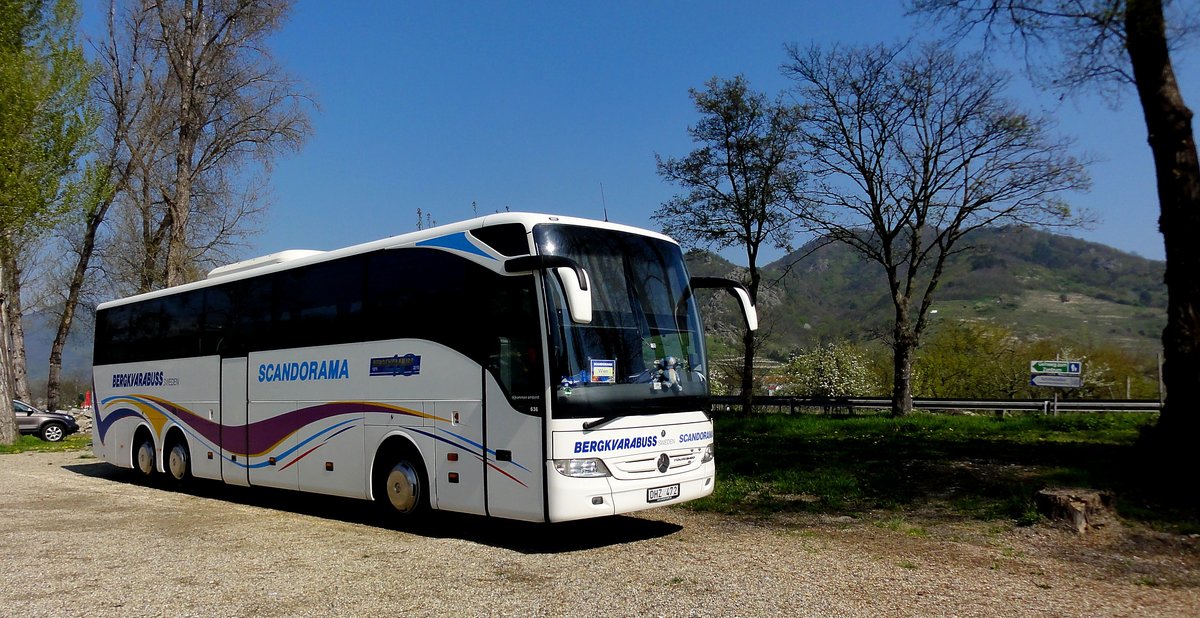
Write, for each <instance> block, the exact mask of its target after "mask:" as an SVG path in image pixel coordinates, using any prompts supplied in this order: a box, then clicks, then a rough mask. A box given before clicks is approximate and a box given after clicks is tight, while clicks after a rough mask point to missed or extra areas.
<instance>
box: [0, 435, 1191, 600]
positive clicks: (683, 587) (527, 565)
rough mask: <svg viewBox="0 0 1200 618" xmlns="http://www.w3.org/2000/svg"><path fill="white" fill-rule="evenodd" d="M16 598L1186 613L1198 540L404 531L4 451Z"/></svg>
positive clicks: (697, 521)
mask: <svg viewBox="0 0 1200 618" xmlns="http://www.w3.org/2000/svg"><path fill="white" fill-rule="evenodd" d="M0 518H2V520H3V521H4V522H5V523H6V524H7V525H6V529H5V531H4V534H3V543H2V544H0V576H3V579H4V581H5V582H7V584H8V585H6V586H4V587H3V589H2V590H0V608H3V611H0V614H3V615H10V616H23V617H32V616H131V615H136V616H217V615H222V616H259V615H265V616H300V615H303V616H313V615H333V616H360V615H374V616H386V615H398V614H401V613H403V614H407V615H427V616H444V615H455V616H462V615H467V616H530V615H532V616H568V615H570V616H577V615H599V616H630V615H637V616H779V615H790V616H830V615H835V616H881V615H886V616H996V615H1004V616H1197V615H1200V540H1198V539H1196V538H1194V537H1186V536H1178V535H1167V534H1161V533H1155V532H1152V531H1147V530H1142V529H1134V528H1129V527H1126V526H1122V525H1120V524H1116V525H1110V526H1107V527H1105V528H1104V529H1101V530H1099V531H1097V532H1093V533H1089V534H1088V535H1085V536H1083V537H1079V536H1076V535H1075V534H1074V533H1071V532H1068V531H1066V530H1062V529H1058V528H1055V527H1053V526H1049V525H1041V526H1033V527H1029V528H1014V527H1012V526H1010V525H1006V524H987V523H979V522H969V521H938V520H935V519H931V518H928V517H924V516H921V515H920V514H913V515H911V516H905V517H898V516H896V515H894V514H888V515H880V516H878V517H873V516H871V515H867V516H865V517H863V518H861V519H851V518H845V517H842V518H824V517H819V516H803V517H789V518H773V519H771V520H769V521H762V520H742V519H735V518H729V517H725V516H719V515H710V514H703V513H693V512H690V511H687V510H684V509H677V508H667V509H657V510H653V511H648V512H645V513H642V514H639V515H637V516H629V517H615V518H608V519H603V520H593V521H585V522H576V523H570V524H559V525H554V526H545V525H527V524H519V523H512V522H504V521H496V520H486V519H482V518H476V517H465V516H455V515H448V516H444V517H439V518H438V519H437V520H436V521H435V522H434V523H431V524H428V525H424V526H421V527H417V528H414V529H401V528H399V527H398V526H395V525H393V524H391V523H390V522H387V521H384V520H382V519H380V518H379V517H378V516H377V515H375V514H374V511H373V510H372V509H371V508H370V505H369V504H367V503H363V502H360V501H354V500H342V499H335V498H328V497H324V496H313V495H307V494H298V493H289V492H282V491H274V490H261V489H244V488H235V487H225V486H223V485H220V484H216V483H209V482H200V483H194V484H193V485H192V486H190V487H189V488H186V489H185V490H182V491H177V490H174V489H170V488H168V487H167V486H165V485H160V484H157V483H152V484H150V485H143V484H139V483H138V482H137V481H136V479H135V478H134V477H133V475H132V474H130V473H128V472H127V471H123V470H119V469H117V468H114V467H112V466H110V465H108V464H105V463H101V462H99V461H97V460H96V459H93V458H91V457H90V455H87V454H82V453H48V454H20V455H2V456H0Z"/></svg>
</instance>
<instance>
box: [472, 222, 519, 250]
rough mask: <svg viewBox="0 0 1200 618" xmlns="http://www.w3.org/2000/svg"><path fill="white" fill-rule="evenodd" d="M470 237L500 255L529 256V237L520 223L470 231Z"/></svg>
mask: <svg viewBox="0 0 1200 618" xmlns="http://www.w3.org/2000/svg"><path fill="white" fill-rule="evenodd" d="M471 235H472V236H474V237H475V238H478V239H479V240H482V241H483V243H484V244H486V245H487V246H489V247H491V248H493V249H495V250H496V251H498V252H500V254H501V255H507V256H514V255H529V236H528V235H527V234H526V232H525V226H524V225H521V224H520V223H505V224H504V225H493V226H490V227H481V228H479V229H477V230H471Z"/></svg>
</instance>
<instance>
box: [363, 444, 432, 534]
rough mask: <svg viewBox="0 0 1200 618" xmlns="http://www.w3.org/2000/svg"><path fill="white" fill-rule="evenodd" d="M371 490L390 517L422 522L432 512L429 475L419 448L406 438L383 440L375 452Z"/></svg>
mask: <svg viewBox="0 0 1200 618" xmlns="http://www.w3.org/2000/svg"><path fill="white" fill-rule="evenodd" d="M371 490H372V495H373V497H374V499H375V503H376V504H378V505H379V506H380V507H382V508H383V510H384V511H386V512H388V513H391V514H398V515H401V516H403V517H406V518H419V517H420V516H422V515H424V514H425V513H427V512H428V511H429V509H430V486H429V475H428V474H427V473H426V471H425V462H424V459H422V457H421V451H420V449H418V448H417V446H416V444H414V443H413V442H412V441H411V440H409V439H408V438H407V437H403V436H391V437H389V438H388V439H386V440H384V442H383V444H381V445H380V446H379V449H378V450H377V451H376V452H375V463H374V465H373V466H372V474H371Z"/></svg>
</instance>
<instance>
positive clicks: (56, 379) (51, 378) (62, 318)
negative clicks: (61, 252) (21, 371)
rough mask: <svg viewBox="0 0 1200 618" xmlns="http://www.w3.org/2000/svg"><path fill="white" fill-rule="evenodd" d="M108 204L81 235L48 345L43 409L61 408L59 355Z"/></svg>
mask: <svg viewBox="0 0 1200 618" xmlns="http://www.w3.org/2000/svg"><path fill="white" fill-rule="evenodd" d="M111 205H112V202H111V201H105V202H104V203H103V204H100V205H99V206H97V208H96V209H95V210H94V211H92V212H91V213H90V214H89V215H88V219H87V229H85V230H84V233H83V244H82V246H80V247H79V253H78V259H77V260H76V262H75V269H74V270H73V271H72V272H71V282H70V283H69V284H68V286H67V299H66V302H65V303H64V304H63V310H62V314H61V315H59V318H58V330H57V332H55V334H54V342H53V343H51V344H50V374H49V375H48V376H47V378H46V407H48V408H50V409H51V410H57V409H58V408H59V407H60V404H59V401H58V396H59V389H60V388H61V383H62V353H63V348H64V347H65V346H66V345H67V337H68V336H69V335H70V334H71V324H72V323H73V322H74V320H75V309H76V308H77V307H78V306H79V294H80V291H82V290H83V281H84V278H85V277H86V276H87V269H88V265H89V264H91V262H92V254H94V253H95V251H96V233H97V232H98V231H99V229H100V224H101V223H103V222H104V217H105V216H106V215H107V213H108V208H109V206H111Z"/></svg>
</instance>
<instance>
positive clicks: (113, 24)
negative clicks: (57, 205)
mask: <svg viewBox="0 0 1200 618" xmlns="http://www.w3.org/2000/svg"><path fill="white" fill-rule="evenodd" d="M290 6H291V2H290V1H285V2H268V3H250V2H235V1H217V2H205V1H195V0H161V1H151V0H124V1H118V0H111V1H110V3H109V6H108V16H107V17H108V20H107V28H106V31H105V33H104V35H103V36H102V37H101V38H99V39H97V40H95V41H93V47H94V48H95V50H96V55H97V58H98V62H99V63H100V65H101V67H102V69H103V70H102V71H100V73H99V75H98V77H97V78H96V80H95V81H94V84H93V93H94V94H93V96H94V99H95V100H96V101H98V103H99V105H100V106H101V109H102V111H103V114H104V120H103V123H102V130H101V149H100V150H101V152H100V156H99V157H97V158H96V160H95V161H93V162H92V165H91V167H90V168H89V174H90V176H89V181H90V182H89V186H90V187H91V189H92V191H91V192H90V193H89V194H88V198H89V199H88V200H87V201H86V204H85V207H84V208H83V209H82V210H81V216H79V217H76V218H75V219H73V220H72V221H70V222H68V224H67V225H68V227H69V228H70V229H72V230H77V231H78V233H76V234H73V235H70V236H68V237H67V238H68V239H69V242H67V243H66V248H67V251H68V252H69V254H71V255H74V256H75V260H74V266H73V268H72V269H71V272H70V273H69V275H68V277H67V281H68V283H67V285H66V286H65V287H66V290H67V294H66V297H65V298H64V299H63V302H62V304H61V307H62V312H61V313H60V316H59V318H60V319H59V324H58V330H57V333H56V337H55V341H54V344H53V346H52V348H51V358H50V377H49V380H48V389H47V390H48V391H49V392H48V398H49V399H50V400H51V401H54V402H56V401H57V400H58V385H59V382H60V376H61V367H62V349H63V346H64V345H65V343H66V338H67V336H68V334H69V333H70V328H71V324H72V323H73V321H74V318H75V311H76V308H77V307H78V304H79V299H80V297H81V295H82V294H83V291H84V290H85V289H86V287H87V277H88V274H89V273H91V272H93V271H94V270H95V269H96V267H97V264H96V260H95V258H96V257H97V256H99V257H101V258H102V259H101V260H100V261H101V264H100V266H101V267H102V268H103V269H104V270H105V273H106V274H107V275H108V279H109V281H110V283H111V285H112V288H113V289H112V290H111V291H112V292H114V293H117V294H128V293H136V292H147V291H150V290H154V289H158V288H161V287H164V286H167V285H171V284H176V283H182V282H184V281H188V280H195V279H198V278H200V277H201V276H202V273H203V271H204V270H205V267H206V266H211V265H213V264H215V263H217V262H223V261H227V260H228V258H229V257H230V256H231V255H232V254H233V253H235V252H236V251H237V249H239V248H240V244H239V240H240V239H241V238H243V237H244V236H245V235H246V234H247V233H250V232H251V231H252V228H251V227H250V226H248V225H247V223H248V222H250V221H252V220H253V218H254V217H255V216H256V215H257V214H258V213H261V212H262V211H263V210H264V209H265V207H266V202H265V200H264V198H263V196H264V194H265V190H264V189H265V186H266V181H265V177H266V176H265V174H264V173H259V172H258V171H257V170H258V169H269V167H270V164H271V162H272V160H273V158H274V157H275V156H277V155H278V154H279V153H280V152H281V151H283V150H288V149H293V148H296V147H298V146H299V145H300V143H301V142H302V140H303V137H304V136H305V135H306V134H307V132H308V130H309V126H308V120H307V116H306V113H305V110H304V102H305V101H306V100H307V99H306V97H304V95H302V94H301V93H299V89H298V87H297V84H296V82H295V80H294V79H292V78H290V77H289V76H287V75H286V74H285V73H284V72H283V71H282V70H281V69H280V68H279V67H278V66H277V65H275V63H274V62H273V60H272V59H271V57H270V54H269V53H268V51H267V49H266V47H265V45H264V41H265V39H266V38H267V37H268V36H269V35H270V34H271V33H272V32H273V31H274V30H276V29H278V27H279V26H280V25H281V24H282V22H283V19H284V18H285V17H286V14H287V12H288V11H289V10H290ZM251 163H254V164H257V167H256V168H252V167H251V166H250V164H251ZM106 235H107V242H106V239H105V236H106ZM172 256H173V257H172Z"/></svg>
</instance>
